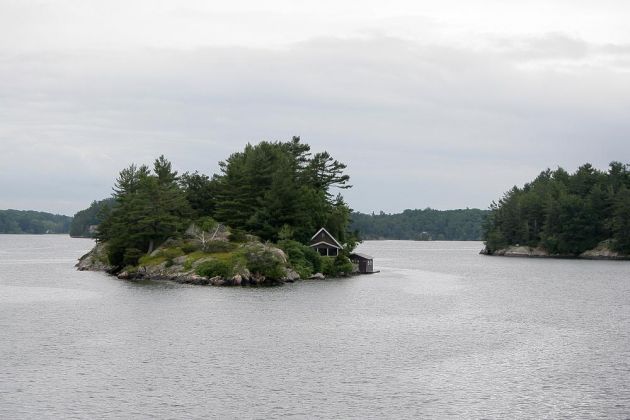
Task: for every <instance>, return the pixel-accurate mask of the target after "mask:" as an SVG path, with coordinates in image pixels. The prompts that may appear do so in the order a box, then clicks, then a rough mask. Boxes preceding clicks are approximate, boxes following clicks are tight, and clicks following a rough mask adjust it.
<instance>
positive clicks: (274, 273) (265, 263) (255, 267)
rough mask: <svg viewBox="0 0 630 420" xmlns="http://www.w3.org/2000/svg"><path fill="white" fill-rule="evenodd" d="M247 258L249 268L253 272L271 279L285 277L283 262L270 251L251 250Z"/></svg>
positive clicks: (246, 255)
mask: <svg viewBox="0 0 630 420" xmlns="http://www.w3.org/2000/svg"><path fill="white" fill-rule="evenodd" d="M245 259H246V266H247V269H248V270H249V271H250V272H251V273H253V274H260V275H263V276H265V278H267V279H271V280H277V279H281V278H282V277H284V267H283V266H282V262H280V261H279V260H278V258H277V257H276V256H275V255H274V254H273V253H272V252H270V251H267V250H264V251H262V252H255V251H251V252H248V253H246V254H245Z"/></svg>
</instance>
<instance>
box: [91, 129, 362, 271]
mask: <svg viewBox="0 0 630 420" xmlns="http://www.w3.org/2000/svg"><path fill="white" fill-rule="evenodd" d="M219 168H220V173H219V174H215V175H213V176H212V177H210V176H207V175H204V174H201V173H199V172H197V171H195V172H193V173H189V172H186V173H184V174H182V175H181V176H180V175H178V173H177V171H174V170H173V169H172V165H171V162H169V161H168V160H167V159H166V158H165V157H164V156H160V157H159V158H157V159H156V160H155V162H154V164H153V168H152V169H149V167H148V166H146V165H141V166H137V165H136V164H132V165H130V166H129V167H127V168H125V169H123V170H122V171H121V172H120V174H119V175H118V178H117V179H116V182H115V185H114V194H113V198H114V201H115V204H114V205H113V206H112V207H111V208H109V209H106V211H107V213H106V214H104V215H103V221H102V223H101V225H100V226H99V231H98V240H100V241H107V242H108V244H109V247H108V248H109V259H110V262H112V263H113V264H115V265H126V264H133V263H135V262H136V261H137V259H138V258H139V257H140V256H141V255H143V254H144V253H148V252H151V251H152V250H153V249H154V247H155V246H157V245H159V243H161V242H162V241H164V240H166V239H167V238H171V237H177V236H180V235H181V234H183V232H184V231H185V230H186V229H187V227H188V226H190V224H191V223H193V222H199V223H201V222H202V221H204V220H208V218H211V219H213V220H216V221H218V222H221V223H223V224H225V225H228V226H230V228H232V229H233V230H234V231H245V232H248V233H250V234H253V235H255V236H258V237H259V238H261V239H262V240H268V241H273V242H276V241H278V240H297V241H299V242H302V243H305V242H307V241H308V240H309V239H310V237H311V236H312V235H313V233H315V232H316V231H317V229H319V228H320V227H326V229H328V231H329V232H331V233H332V234H333V235H335V236H336V237H337V239H338V240H339V241H340V242H342V243H347V244H348V245H349V246H350V247H352V246H353V245H354V244H355V243H356V241H357V238H356V237H355V236H354V235H353V234H351V233H350V232H348V224H349V220H350V214H351V209H350V208H349V207H348V205H347V204H346V202H345V201H344V199H343V197H342V196H341V194H339V193H338V192H337V193H335V191H334V190H335V189H336V190H341V189H345V188H349V187H350V185H349V184H348V182H349V176H348V175H346V174H344V170H345V169H346V165H344V164H343V163H341V162H339V161H337V160H335V159H334V158H333V157H332V156H330V154H328V153H327V152H322V153H316V154H314V155H312V154H311V152H310V146H309V145H308V144H305V143H302V142H301V141H300V138H299V137H293V138H292V139H291V140H290V141H287V142H267V141H263V142H260V143H258V144H255V145H252V144H247V145H246V146H245V148H244V150H243V151H241V152H237V153H233V154H232V155H230V156H229V157H228V158H227V159H226V160H224V161H221V162H219Z"/></svg>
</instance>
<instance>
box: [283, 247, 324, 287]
mask: <svg viewBox="0 0 630 420" xmlns="http://www.w3.org/2000/svg"><path fill="white" fill-rule="evenodd" d="M278 246H279V247H280V248H281V249H282V250H283V251H284V252H285V254H287V257H288V258H289V263H290V264H291V266H292V267H293V269H294V270H295V271H297V272H298V273H299V274H300V277H302V278H308V277H310V276H311V275H312V274H313V273H319V272H320V270H321V269H322V257H321V256H320V255H319V254H318V253H317V251H315V250H314V249H313V248H311V247H309V246H306V245H303V244H301V243H299V242H296V241H291V240H283V241H280V242H278Z"/></svg>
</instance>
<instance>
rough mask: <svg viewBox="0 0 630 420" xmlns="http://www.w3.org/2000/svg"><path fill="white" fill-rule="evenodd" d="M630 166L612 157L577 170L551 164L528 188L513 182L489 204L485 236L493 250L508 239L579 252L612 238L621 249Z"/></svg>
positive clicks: (625, 247) (629, 208) (626, 248)
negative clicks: (600, 165)
mask: <svg viewBox="0 0 630 420" xmlns="http://www.w3.org/2000/svg"><path fill="white" fill-rule="evenodd" d="M628 188H630V170H629V167H628V165H623V164H621V163H619V162H612V163H611V164H610V168H609V171H608V172H607V173H606V172H602V171H598V170H597V169H594V168H593V167H592V166H591V165H590V164H588V163H587V164H585V165H582V166H581V167H580V168H578V170H577V171H576V172H575V173H574V174H569V173H567V172H566V171H565V170H564V169H562V168H558V169H557V170H555V171H551V170H549V169H547V170H546V171H543V172H542V173H541V174H540V175H539V176H538V177H537V178H536V179H535V180H534V181H532V182H531V183H528V184H525V186H524V187H523V188H518V187H513V188H512V189H511V190H509V191H508V192H507V193H505V195H504V196H503V198H502V199H501V200H499V202H498V203H492V205H491V206H490V215H489V217H488V219H487V222H486V223H485V225H484V240H485V241H486V246H487V248H488V250H489V251H490V252H493V251H496V250H497V249H501V248H504V247H506V246H508V245H517V244H518V245H528V246H541V247H543V248H545V249H546V250H547V251H549V252H550V253H551V254H561V255H579V254H581V253H582V252H584V251H586V250H589V249H593V248H595V247H596V246H597V244H598V243H600V242H602V241H604V240H608V239H611V238H613V239H614V241H613V244H614V246H615V247H616V249H617V250H619V251H621V252H626V253H627V252H630V244H629V243H627V242H625V241H627V238H628V233H630V229H628V226H630V220H629V218H630V198H629V197H628V194H627V191H628Z"/></svg>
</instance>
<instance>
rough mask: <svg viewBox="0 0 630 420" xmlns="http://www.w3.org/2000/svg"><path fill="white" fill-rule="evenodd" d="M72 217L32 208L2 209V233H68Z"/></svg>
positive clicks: (0, 216)
mask: <svg viewBox="0 0 630 420" xmlns="http://www.w3.org/2000/svg"><path fill="white" fill-rule="evenodd" d="M71 221H72V218H71V217H68V216H63V215H59V214H52V213H45V212H41V211H32V210H0V233H30V234H44V233H68V231H69V230H70V223H71Z"/></svg>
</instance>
